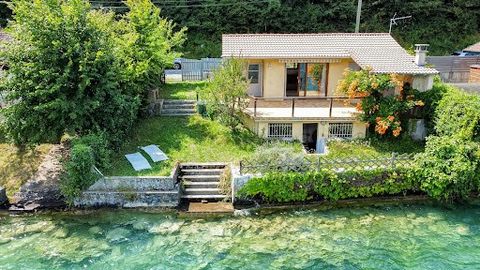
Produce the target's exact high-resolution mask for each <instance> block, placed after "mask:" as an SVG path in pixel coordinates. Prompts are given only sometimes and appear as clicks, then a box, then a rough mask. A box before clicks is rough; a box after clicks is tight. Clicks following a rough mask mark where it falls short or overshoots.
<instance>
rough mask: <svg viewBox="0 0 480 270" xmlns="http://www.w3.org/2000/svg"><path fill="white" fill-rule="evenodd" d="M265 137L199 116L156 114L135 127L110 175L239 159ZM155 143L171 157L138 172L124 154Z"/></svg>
mask: <svg viewBox="0 0 480 270" xmlns="http://www.w3.org/2000/svg"><path fill="white" fill-rule="evenodd" d="M261 143H262V140H261V139H259V138H258V137H256V136H255V135H254V134H252V133H251V132H248V131H243V132H240V133H234V132H232V131H230V130H229V129H228V128H227V127H224V126H222V125H221V124H219V123H218V122H215V121H212V120H209V119H204V118H202V117H200V116H192V117H189V118H186V117H155V118H149V119H144V120H142V121H140V123H139V124H138V125H137V127H136V128H135V132H134V134H133V135H132V136H131V137H130V140H129V141H127V142H125V144H124V145H123V147H122V148H121V150H120V151H119V152H118V153H117V154H116V156H115V157H114V159H113V160H114V162H113V166H112V169H111V170H110V171H108V172H106V174H107V175H168V174H170V171H171V169H172V167H173V163H174V162H175V161H176V160H178V161H182V162H190V161H195V162H215V161H217V162H230V161H233V162H238V161H240V160H241V159H244V158H245V157H247V156H248V155H250V154H251V153H253V152H254V150H255V148H256V147H257V146H258V145H260V144H261ZM149 144H156V145H158V146H159V147H160V149H162V151H164V152H165V153H166V154H167V156H168V157H169V158H170V160H168V161H166V162H160V163H157V164H155V165H153V162H151V161H150V164H152V165H153V169H151V170H145V171H141V172H135V171H134V170H133V169H132V167H131V165H130V163H128V161H127V160H126V159H125V157H124V155H125V154H128V153H134V152H137V151H139V150H138V148H137V147H139V146H145V145H149Z"/></svg>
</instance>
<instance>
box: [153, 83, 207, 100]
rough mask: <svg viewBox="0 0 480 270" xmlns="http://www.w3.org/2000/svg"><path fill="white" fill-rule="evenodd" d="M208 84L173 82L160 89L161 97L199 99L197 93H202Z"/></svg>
mask: <svg viewBox="0 0 480 270" xmlns="http://www.w3.org/2000/svg"><path fill="white" fill-rule="evenodd" d="M206 85H207V82H205V81H201V82H172V83H167V84H164V85H162V86H161V87H160V90H159V92H160V93H159V96H160V98H162V99H190V100H194V99H196V98H197V93H196V91H197V90H198V91H200V90H201V89H202V88H204V87H205V86H206Z"/></svg>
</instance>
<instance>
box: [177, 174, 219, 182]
mask: <svg viewBox="0 0 480 270" xmlns="http://www.w3.org/2000/svg"><path fill="white" fill-rule="evenodd" d="M179 178H180V179H181V180H182V181H190V182H218V181H219V180H220V176H219V175H195V174H194V175H182V176H179Z"/></svg>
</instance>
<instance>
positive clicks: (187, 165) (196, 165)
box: [180, 162, 226, 169]
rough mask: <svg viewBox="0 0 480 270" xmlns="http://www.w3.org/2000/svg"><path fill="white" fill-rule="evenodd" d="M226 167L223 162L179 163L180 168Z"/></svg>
mask: <svg viewBox="0 0 480 270" xmlns="http://www.w3.org/2000/svg"><path fill="white" fill-rule="evenodd" d="M225 167H226V164H225V163H216V162H211V163H181V164H180V168H181V169H224V168H225Z"/></svg>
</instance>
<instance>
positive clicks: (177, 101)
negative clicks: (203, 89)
mask: <svg viewBox="0 0 480 270" xmlns="http://www.w3.org/2000/svg"><path fill="white" fill-rule="evenodd" d="M195 103H197V102H196V101H195V100H186V99H165V100H164V101H163V105H165V104H195Z"/></svg>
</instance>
